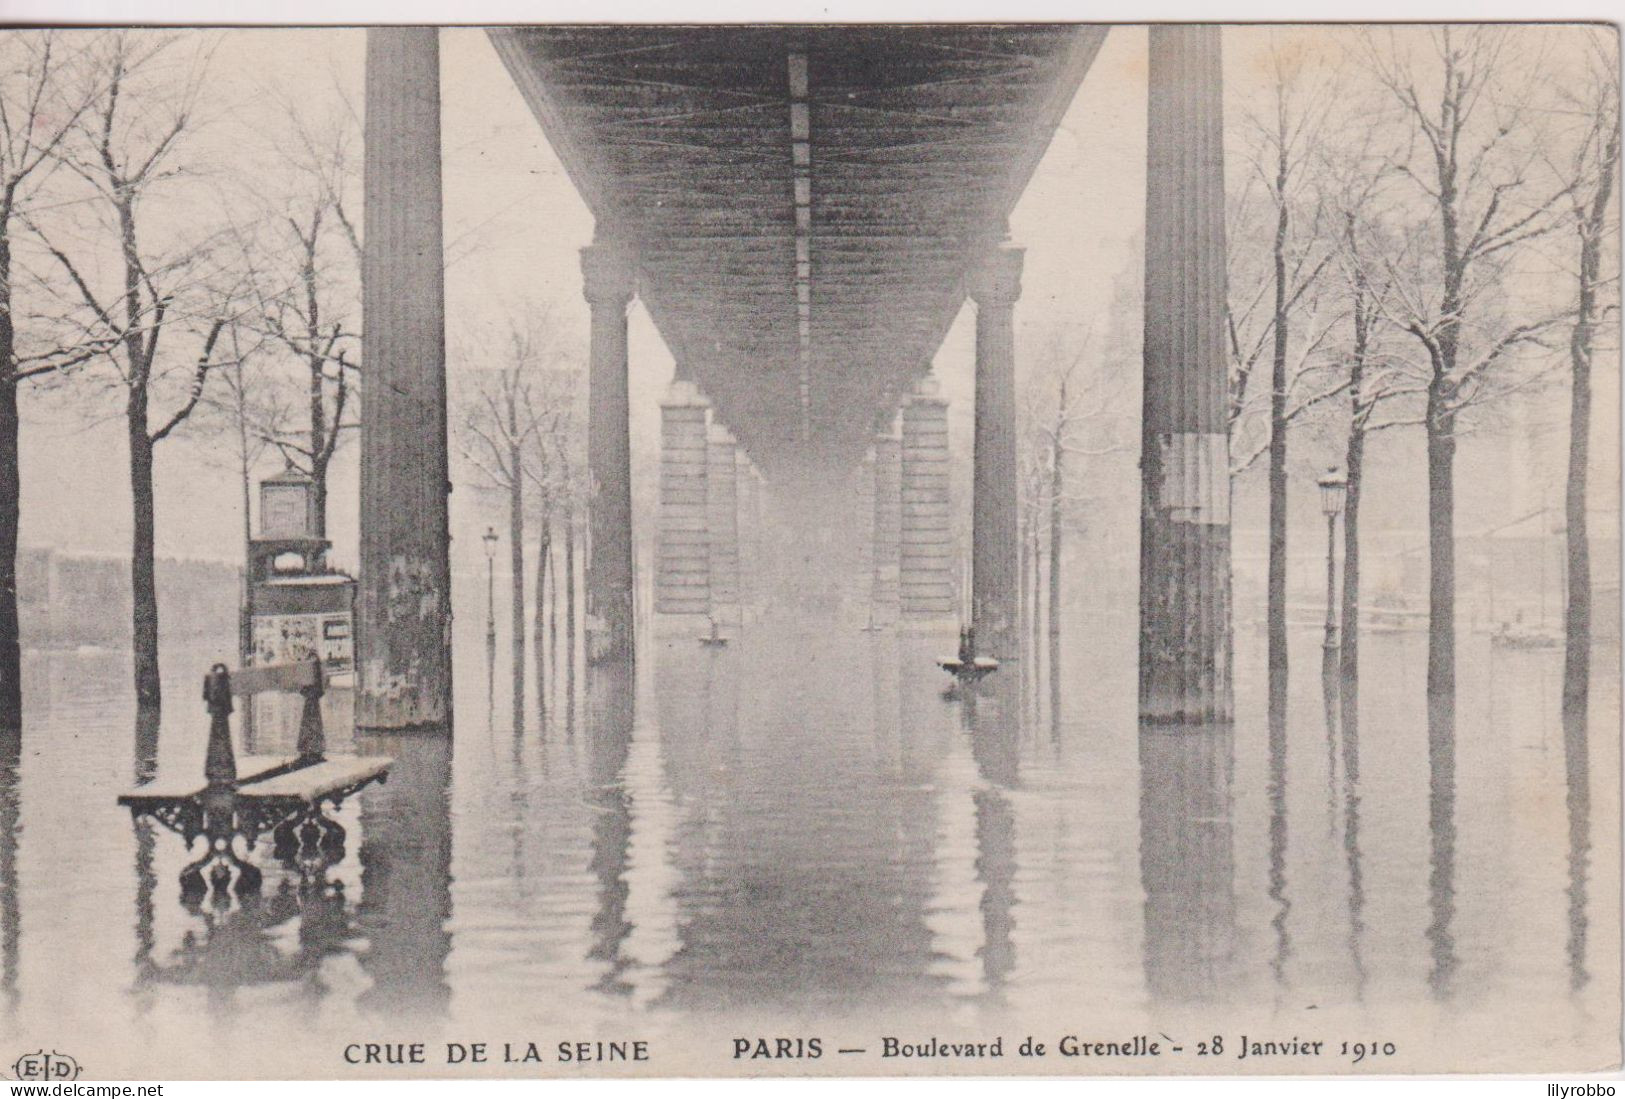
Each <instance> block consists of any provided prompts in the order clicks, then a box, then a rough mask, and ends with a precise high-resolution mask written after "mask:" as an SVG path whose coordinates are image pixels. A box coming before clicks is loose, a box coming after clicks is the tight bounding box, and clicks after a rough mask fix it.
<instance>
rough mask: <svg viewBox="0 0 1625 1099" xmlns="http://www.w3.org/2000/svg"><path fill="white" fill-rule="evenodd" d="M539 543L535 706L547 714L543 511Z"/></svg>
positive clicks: (546, 530) (548, 548) (548, 549)
mask: <svg viewBox="0 0 1625 1099" xmlns="http://www.w3.org/2000/svg"><path fill="white" fill-rule="evenodd" d="M537 527H538V528H539V531H540V536H541V542H540V544H539V545H538V546H537V549H536V617H535V619H534V620H533V621H534V623H535V633H536V704H537V707H538V708H539V709H540V710H541V712H542V713H543V714H546V713H547V674H546V673H547V652H546V650H547V644H546V630H547V588H548V584H547V561H548V558H549V557H551V556H552V549H553V548H552V545H551V544H550V541H549V535H550V533H551V530H550V525H549V523H548V521H547V518H546V512H545V510H544V512H543V517H542V518H541V520H540V521H539V522H538V523H537Z"/></svg>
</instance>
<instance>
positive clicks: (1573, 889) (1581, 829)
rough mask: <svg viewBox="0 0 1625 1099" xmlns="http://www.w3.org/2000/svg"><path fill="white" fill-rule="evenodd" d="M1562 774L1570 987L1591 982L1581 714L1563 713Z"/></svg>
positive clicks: (1586, 757)
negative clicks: (1566, 819) (1566, 824)
mask: <svg viewBox="0 0 1625 1099" xmlns="http://www.w3.org/2000/svg"><path fill="white" fill-rule="evenodd" d="M1563 765H1564V766H1563V771H1564V778H1565V779H1566V786H1567V789H1568V795H1567V798H1566V802H1567V805H1568V817H1569V889H1568V897H1569V939H1568V955H1569V986H1570V987H1571V988H1574V989H1576V990H1578V989H1579V988H1580V987H1582V986H1583V985H1585V984H1586V982H1587V981H1589V980H1590V979H1591V977H1590V974H1589V972H1588V971H1587V969H1586V930H1587V919H1586V896H1587V890H1586V877H1587V871H1588V870H1589V869H1590V862H1591V750H1590V744H1589V743H1588V734H1587V730H1586V717H1585V714H1584V713H1583V712H1576V711H1574V710H1572V709H1570V710H1567V711H1565V712H1564V713H1563Z"/></svg>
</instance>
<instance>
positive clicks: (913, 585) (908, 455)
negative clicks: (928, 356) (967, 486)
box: [898, 377, 954, 624]
mask: <svg viewBox="0 0 1625 1099" xmlns="http://www.w3.org/2000/svg"><path fill="white" fill-rule="evenodd" d="M938 388H939V387H938V385H937V381H936V379H935V378H931V377H926V378H924V379H922V380H921V381H920V382H919V383H918V384H917V385H916V386H915V389H914V395H913V396H911V397H910V398H909V399H908V401H907V402H906V403H905V404H904V405H903V437H902V443H901V451H902V458H901V479H900V496H901V500H902V510H901V515H900V520H899V530H900V537H899V543H900V548H899V555H898V597H899V604H900V607H901V611H902V616H903V618H905V619H910V620H913V621H915V622H924V621H931V622H936V623H939V624H945V623H949V622H952V621H953V617H954V604H953V570H954V545H953V530H952V527H951V526H950V524H949V506H948V402H947V401H946V400H945V399H944V398H942V397H940V396H938Z"/></svg>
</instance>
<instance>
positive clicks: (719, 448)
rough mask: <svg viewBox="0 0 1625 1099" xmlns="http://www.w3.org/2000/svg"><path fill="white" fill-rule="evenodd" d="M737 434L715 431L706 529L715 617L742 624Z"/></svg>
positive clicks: (715, 428) (707, 488) (721, 429)
mask: <svg viewBox="0 0 1625 1099" xmlns="http://www.w3.org/2000/svg"><path fill="white" fill-rule="evenodd" d="M737 449H738V448H737V447H736V446H735V445H734V437H733V433H732V432H730V431H729V430H728V429H727V428H725V427H723V426H722V425H721V424H715V425H713V426H712V428H711V434H710V436H709V439H708V441H707V451H706V453H707V462H708V464H707V467H706V474H705V498H706V526H707V527H708V528H709V530H708V535H709V543H708V544H709V551H710V552H709V558H708V560H709V566H710V567H709V573H708V576H709V587H710V592H711V617H713V618H715V619H716V620H717V621H718V622H722V623H728V624H733V623H737V622H738V621H739V470H738V464H737V457H736V454H737Z"/></svg>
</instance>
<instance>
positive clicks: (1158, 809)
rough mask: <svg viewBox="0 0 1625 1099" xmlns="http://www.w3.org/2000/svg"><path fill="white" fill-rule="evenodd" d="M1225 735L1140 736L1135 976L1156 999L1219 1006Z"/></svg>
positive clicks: (1164, 731) (1205, 731)
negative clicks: (1139, 916) (1140, 935)
mask: <svg viewBox="0 0 1625 1099" xmlns="http://www.w3.org/2000/svg"><path fill="white" fill-rule="evenodd" d="M1234 740H1235V734H1234V731H1233V729H1232V728H1231V727H1230V726H1228V725H1212V726H1162V725H1142V726H1141V727H1140V877H1141V882H1142V884H1143V886H1144V889H1145V976H1146V986H1147V988H1148V989H1149V991H1150V993H1151V995H1152V997H1153V998H1154V999H1156V1000H1162V1001H1170V1002H1175V1003H1181V1002H1191V1001H1209V1000H1215V999H1220V998H1223V997H1224V996H1226V995H1227V994H1228V993H1229V991H1230V986H1231V982H1232V977H1233V965H1232V963H1233V960H1234V958H1233V954H1234V949H1235V938H1236V901H1235V877H1234V874H1235V863H1234V852H1233V847H1232V827H1231V791H1230V787H1231V779H1232V775H1233V771H1234V766H1233V760H1234Z"/></svg>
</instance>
